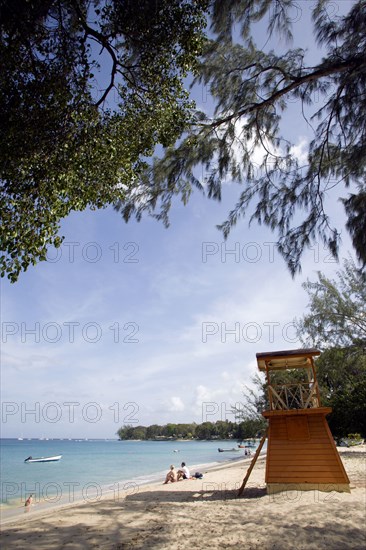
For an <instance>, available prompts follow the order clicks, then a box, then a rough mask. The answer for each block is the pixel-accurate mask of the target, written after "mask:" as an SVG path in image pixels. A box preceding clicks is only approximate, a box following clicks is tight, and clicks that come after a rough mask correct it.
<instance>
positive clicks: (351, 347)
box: [296, 260, 366, 437]
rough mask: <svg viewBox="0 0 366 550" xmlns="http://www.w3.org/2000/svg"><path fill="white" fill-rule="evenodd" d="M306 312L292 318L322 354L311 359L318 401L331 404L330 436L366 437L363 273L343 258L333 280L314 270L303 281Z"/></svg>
mask: <svg viewBox="0 0 366 550" xmlns="http://www.w3.org/2000/svg"><path fill="white" fill-rule="evenodd" d="M303 286H304V288H305V290H306V291H307V292H308V295H309V298H310V303H309V306H308V307H309V310H310V311H309V313H307V314H305V315H304V316H303V317H302V318H301V319H300V320H297V321H296V325H297V332H298V335H299V337H300V338H301V340H302V341H303V343H304V344H307V345H311V346H316V347H319V348H320V349H322V350H323V353H322V354H321V355H320V357H319V358H318V359H317V361H316V368H317V379H318V383H319V389H320V396H321V401H322V404H323V405H324V406H329V407H332V409H333V410H332V413H331V414H330V416H329V419H328V420H329V425H330V428H331V431H332V433H333V435H335V436H337V437H345V436H347V434H348V433H350V432H354V431H357V432H359V433H361V434H363V436H365V435H366V423H365V418H366V410H365V403H366V277H365V274H364V273H363V272H362V271H361V270H360V269H357V267H356V266H355V264H354V262H353V261H352V260H345V261H344V267H343V269H341V270H339V271H338V273H337V280H330V279H328V278H327V277H325V276H324V275H323V274H322V273H320V272H319V273H318V281H317V282H315V283H314V282H311V281H307V282H306V283H305V284H304V285H303Z"/></svg>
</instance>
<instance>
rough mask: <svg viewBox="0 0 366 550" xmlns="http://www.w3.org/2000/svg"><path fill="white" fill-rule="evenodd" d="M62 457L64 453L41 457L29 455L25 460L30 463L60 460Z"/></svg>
mask: <svg viewBox="0 0 366 550" xmlns="http://www.w3.org/2000/svg"><path fill="white" fill-rule="evenodd" d="M61 457H62V455H57V456H40V457H37V458H33V457H32V456H29V457H28V458H26V459H25V460H24V462H26V463H27V464H28V463H30V462H57V461H58V460H60V458H61Z"/></svg>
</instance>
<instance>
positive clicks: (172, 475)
mask: <svg viewBox="0 0 366 550" xmlns="http://www.w3.org/2000/svg"><path fill="white" fill-rule="evenodd" d="M169 481H171V482H172V483H174V481H178V476H177V471H176V469H175V466H173V464H172V465H171V466H170V470H169V472H168V473H167V475H166V478H165V481H164V484H165V483H168V482H169Z"/></svg>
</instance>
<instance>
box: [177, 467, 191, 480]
mask: <svg viewBox="0 0 366 550" xmlns="http://www.w3.org/2000/svg"><path fill="white" fill-rule="evenodd" d="M190 477H191V476H190V474H189V470H188V468H187V466H186V463H185V462H182V464H181V469H180V470H178V481H179V480H180V479H190Z"/></svg>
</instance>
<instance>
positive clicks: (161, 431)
mask: <svg viewBox="0 0 366 550" xmlns="http://www.w3.org/2000/svg"><path fill="white" fill-rule="evenodd" d="M264 429H265V421H264V419H263V420H262V419H261V418H253V419H250V418H247V419H245V420H242V421H240V422H231V421H229V420H217V421H216V422H209V421H206V422H202V423H201V424H197V423H196V422H192V423H188V424H173V423H169V424H165V425H158V424H152V425H151V426H130V425H126V426H122V427H121V428H120V429H119V430H118V431H117V435H118V437H119V438H120V439H121V440H126V439H134V440H136V439H143V440H169V439H198V440H205V439H236V440H238V441H242V440H243V439H249V438H254V437H260V436H261V435H262V433H263V430H264Z"/></svg>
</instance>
